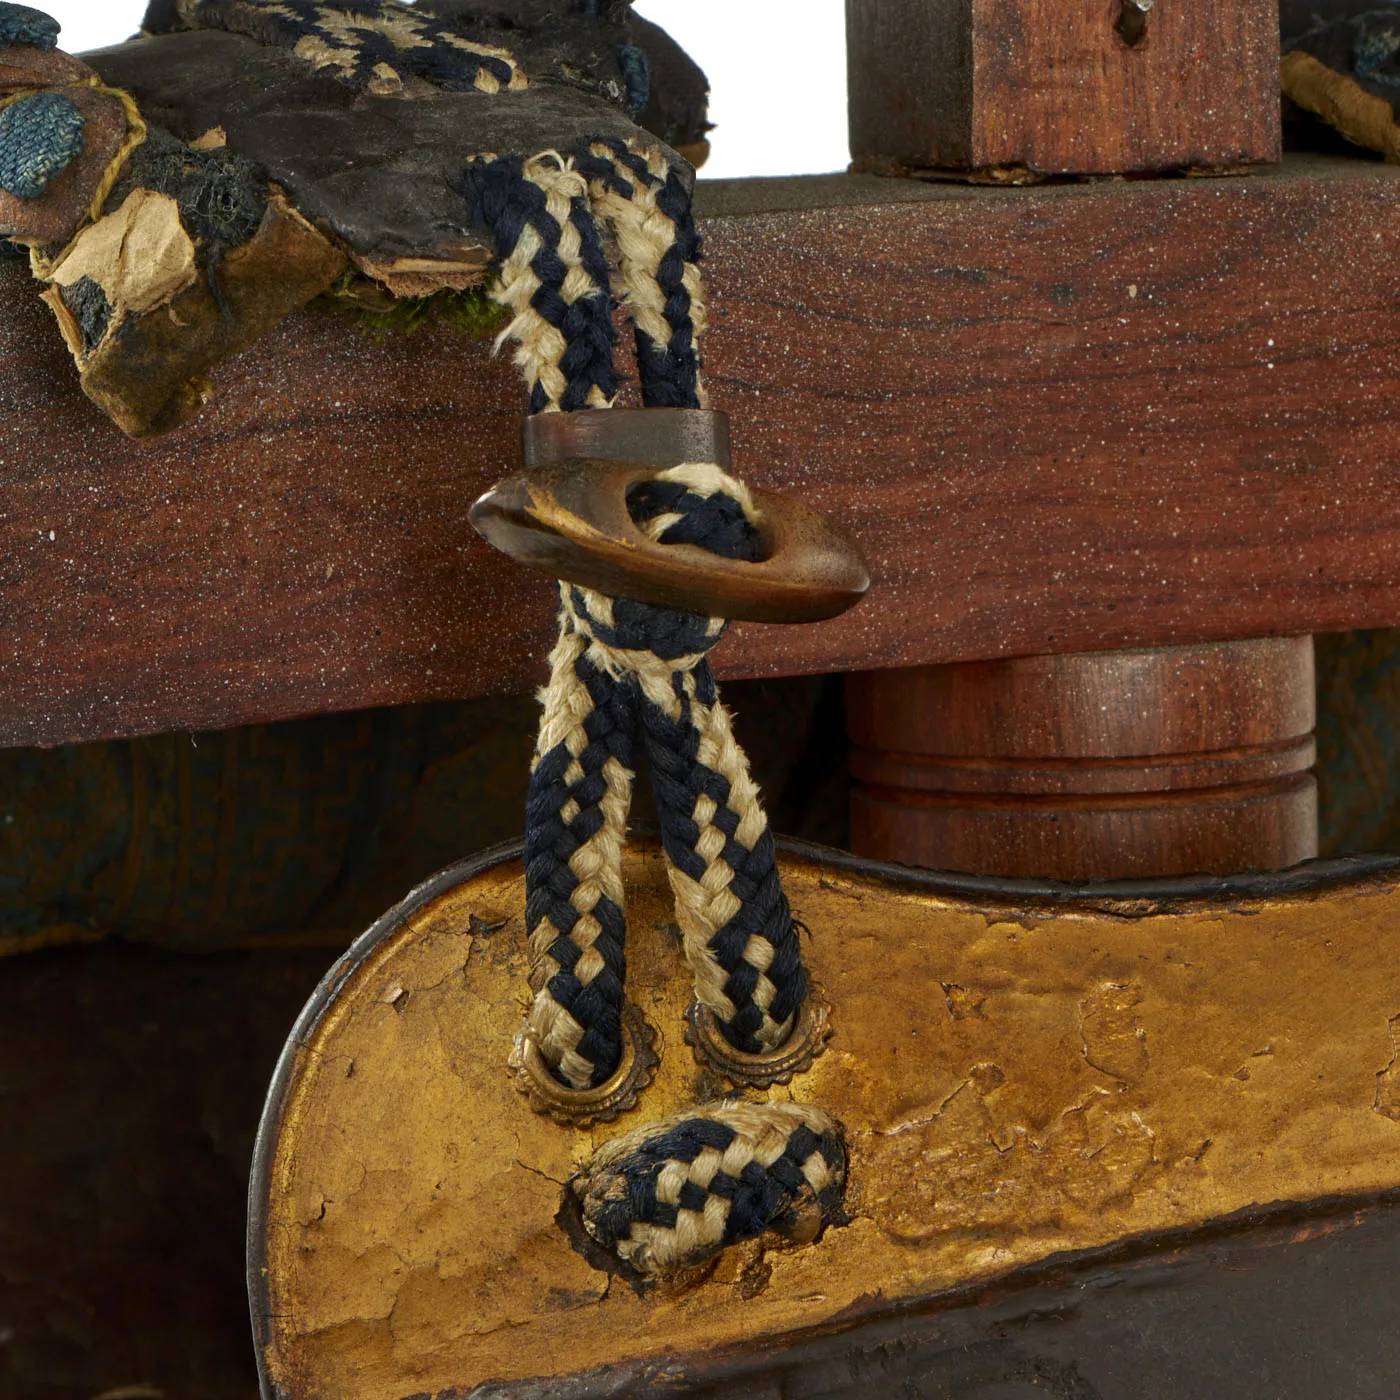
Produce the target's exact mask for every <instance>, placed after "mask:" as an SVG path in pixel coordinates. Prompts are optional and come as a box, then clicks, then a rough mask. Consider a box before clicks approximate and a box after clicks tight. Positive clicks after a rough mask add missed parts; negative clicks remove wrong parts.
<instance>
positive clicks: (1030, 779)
mask: <svg viewBox="0 0 1400 1400" xmlns="http://www.w3.org/2000/svg"><path fill="white" fill-rule="evenodd" d="M847 695H848V706H849V714H850V728H851V737H852V739H853V741H854V743H855V745H856V748H855V751H854V753H853V755H852V769H853V772H854V775H855V778H856V786H855V789H854V792H853V794H852V799H851V844H852V848H853V849H854V850H855V851H856V852H858V853H859V854H861V855H867V856H876V857H880V858H882V859H885V860H895V861H900V862H903V863H905V864H908V865H924V866H932V867H936V868H940V869H953V870H966V871H972V872H974V873H977V874H982V875H1041V876H1053V877H1057V878H1061V879H1089V878H1096V877H1097V878H1105V879H1111V878H1120V877H1130V876H1155V875H1179V874H1187V873H1191V872H1196V871H1203V872H1210V873H1218V874H1224V873H1228V872H1231V871H1237V870H1259V869H1275V868H1279V867H1283V866H1287V865H1292V864H1295V863H1296V862H1297V861H1300V860H1305V859H1307V858H1308V857H1310V856H1314V855H1316V854H1317V795H1316V783H1315V780H1314V779H1313V776H1312V774H1311V772H1310V771H1309V770H1310V769H1311V766H1312V764H1313V761H1314V757H1315V750H1314V743H1313V737H1312V729H1313V723H1314V713H1315V705H1314V686H1313V649H1312V638H1311V637H1292V638H1277V639H1268V640H1261V641H1245V642H1217V643H1214V644H1211V645H1205V646H1187V647H1159V648H1154V649H1149V650H1142V651H1110V652H1081V653H1078V654H1070V655H1063V656H1031V657H1024V658H1020V659H1016V660H1011V661H989V662H969V663H964V664H956V665H948V666H925V667H916V668H912V669H907V670H897V671H870V672H865V673H863V674H858V675H853V676H851V677H850V679H849V682H848V691H847Z"/></svg>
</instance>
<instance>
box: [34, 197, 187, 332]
mask: <svg viewBox="0 0 1400 1400" xmlns="http://www.w3.org/2000/svg"><path fill="white" fill-rule="evenodd" d="M197 276H198V268H197V266H196V263H195V250H194V243H193V241H192V240H191V238H190V236H189V234H187V233H186V232H185V228H184V225H183V224H182V223H181V222H180V208H179V205H177V204H176V203H175V201H174V200H173V199H172V198H171V197H170V196H169V195H167V194H157V193H156V191H154V190H133V191H132V192H131V193H130V194H129V195H128V196H127V197H126V199H125V200H123V201H122V204H121V207H120V208H119V209H117V210H115V211H114V212H113V213H111V214H107V215H105V216H104V217H103V218H101V219H99V220H98V221H97V222H96V223H95V224H93V225H92V227H91V228H88V229H85V230H84V231H83V232H82V233H81V234H79V236H78V237H77V239H75V240H74V243H73V246H72V248H71V249H70V250H69V253H68V256H67V257H65V258H64V259H63V261H62V262H61V263H60V264H59V265H58V267H57V268H55V269H54V274H53V280H54V281H55V282H57V283H58V284H59V286H61V287H71V286H73V285H74V283H76V282H80V281H81V280H82V279H83V278H84V277H90V278H91V279H92V280H93V281H94V282H96V283H97V285H98V286H99V287H101V288H102V290H103V291H104V292H105V293H106V294H107V300H108V301H110V302H111V303H112V305H113V307H114V308H115V309H116V313H117V316H120V315H121V313H122V312H126V311H134V312H138V313H139V312H143V311H151V310H154V309H155V308H156V307H157V306H163V305H164V304H165V303H166V302H168V301H170V300H171V299H172V298H173V297H175V296H178V295H179V293H181V292H182V291H184V290H185V288H186V287H188V286H190V285H191V284H192V283H193V282H194V280H195V278H196V277H197Z"/></svg>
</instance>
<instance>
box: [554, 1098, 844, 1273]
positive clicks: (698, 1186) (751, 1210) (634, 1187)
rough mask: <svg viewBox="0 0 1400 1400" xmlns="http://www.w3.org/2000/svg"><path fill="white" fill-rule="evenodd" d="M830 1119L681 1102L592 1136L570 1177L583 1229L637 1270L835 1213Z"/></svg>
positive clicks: (798, 1109)
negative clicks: (588, 1154)
mask: <svg viewBox="0 0 1400 1400" xmlns="http://www.w3.org/2000/svg"><path fill="white" fill-rule="evenodd" d="M845 1174H846V1152H845V1147H844V1145H843V1143H842V1140H841V1131H840V1128H839V1127H838V1125H837V1124H836V1122H835V1120H834V1119H832V1117H831V1116H830V1115H829V1114H827V1113H824V1112H823V1111H822V1110H821V1109H819V1108H814V1107H812V1106H811V1105H808V1104H799V1103H773V1104H749V1103H721V1104H712V1105H710V1106H708V1107H705V1108H698V1109H689V1110H687V1111H685V1112H683V1113H677V1114H674V1115H673V1116H671V1117H669V1118H663V1119H661V1120H660V1121H658V1122H655V1123H649V1124H647V1126H646V1127H644V1128H639V1129H637V1130H636V1131H634V1132H630V1133H623V1134H621V1135H620V1136H618V1137H615V1138H613V1139H612V1140H611V1141H609V1142H606V1143H604V1145H603V1146H602V1147H601V1148H599V1149H598V1151H597V1152H596V1153H595V1154H594V1156H593V1159H592V1161H590V1162H589V1163H588V1164H587V1165H586V1166H585V1167H584V1168H583V1169H582V1170H581V1171H580V1172H579V1173H578V1174H577V1175H576V1176H575V1177H574V1178H573V1180H572V1181H571V1182H570V1189H571V1190H572V1192H573V1194H574V1196H575V1198H576V1199H577V1200H578V1202H579V1205H580V1208H581V1211H582V1215H583V1220H584V1225H585V1227H586V1229H587V1230H588V1233H589V1234H590V1235H591V1236H592V1237H593V1238H594V1239H595V1240H596V1241H597V1242H598V1243H599V1244H600V1245H602V1246H604V1248H607V1249H610V1250H612V1251H613V1252H614V1253H615V1254H617V1255H618V1257H619V1258H621V1259H622V1260H623V1261H624V1262H625V1263H627V1264H630V1265H631V1266H632V1267H633V1268H634V1269H636V1270H637V1271H638V1272H639V1273H642V1274H645V1275H654V1274H659V1273H664V1272H667V1271H669V1270H674V1269H677V1268H684V1267H686V1266H687V1265H690V1264H695V1263H699V1262H701V1261H703V1260H704V1259H705V1258H707V1257H708V1256H709V1255H711V1254H713V1253H714V1252H715V1251H716V1250H717V1249H722V1248H723V1247H724V1246H725V1245H728V1244H733V1243H735V1242H736V1241H738V1240H744V1239H752V1238H754V1237H755V1236H758V1235H761V1234H763V1233H764V1232H765V1231H767V1230H772V1229H777V1230H782V1231H784V1232H786V1233H788V1234H792V1235H799V1236H800V1235H804V1234H807V1233H808V1232H810V1233H812V1234H815V1233H816V1232H817V1231H819V1230H820V1229H821V1227H822V1226H823V1225H824V1224H826V1223H828V1222H829V1221H831V1220H833V1219H839V1218H840V1215H841V1191H842V1188H843V1186H844V1184H845Z"/></svg>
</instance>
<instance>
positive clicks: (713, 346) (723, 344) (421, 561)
mask: <svg viewBox="0 0 1400 1400" xmlns="http://www.w3.org/2000/svg"><path fill="white" fill-rule="evenodd" d="M1397 205H1400V171H1397V170H1394V169H1392V168H1389V167H1384V166H1379V165H1371V164H1363V163H1361V162H1349V161H1341V160H1327V159H1317V158H1313V159H1309V158H1298V159H1290V161H1289V162H1287V163H1286V164H1285V165H1284V166H1283V167H1282V168H1281V169H1280V170H1279V171H1278V172H1276V173H1271V174H1267V175H1260V176H1257V177H1254V178H1252V179H1250V180H1248V181H1219V180H1211V181H1196V180H1192V181H1152V182H1135V183H1130V184H1125V183H1101V184H1093V185H1082V186H1063V187H1045V188H1040V189H1032V190H985V189H968V188H964V187H959V186H928V185H924V184H922V183H919V182H914V181H897V180H879V179H876V178H874V177H833V178H816V179H812V180H789V181H745V182H735V183H731V184H723V183H721V184H719V185H718V187H712V188H710V189H708V190H704V188H703V187H702V202H701V211H702V213H708V214H709V217H707V218H706V219H705V221H704V229H705V233H706V237H707V239H708V244H709V252H710V256H709V259H708V262H707V267H708V271H709V276H710V279H711V282H712V284H713V286H714V289H715V293H716V295H715V316H714V326H713V329H712V330H711V332H710V334H709V337H708V342H707V345H708V361H709V372H710V383H711V386H712V389H713V391H714V399H715V404H716V406H717V407H720V408H724V409H726V410H728V411H729V413H730V414H731V418H732V427H733V435H734V449H735V462H736V465H737V468H738V470H739V471H740V472H741V473H742V474H744V475H746V476H747V477H749V478H750V479H751V480H753V481H754V482H755V483H756V484H759V485H763V486H766V487H769V488H772V489H777V490H786V491H792V492H796V493H798V494H800V495H801V496H802V497H803V498H804V499H805V500H807V501H808V502H809V503H810V504H812V505H815V506H816V507H818V508H819V509H821V510H824V511H827V512H829V513H830V514H831V515H832V516H833V517H834V518H836V519H837V520H838V521H839V522H841V523H842V524H843V525H844V526H845V527H846V528H848V529H849V530H850V531H851V532H852V533H853V534H854V535H855V537H856V539H857V540H858V541H859V542H860V543H861V545H862V547H863V549H864V550H865V553H866V556H867V558H868V559H869V561H870V564H871V572H872V576H873V579H874V583H873V585H872V588H871V592H870V596H869V597H868V598H867V600H866V601H865V602H864V603H863V604H862V605H861V606H860V607H858V608H856V609H855V610H854V611H853V612H851V613H849V614H847V615H846V616H845V617H842V618H839V619H836V620H834V621H831V622H825V623H820V624H815V625H812V626H808V627H799V628H787V629H784V628H777V627H771V626H763V625H758V624H755V625H747V624H746V625H741V626H736V627H735V628H734V629H733V632H732V634H731V636H730V637H729V638H728V639H726V641H725V642H724V643H722V644H721V646H720V647H719V649H718V650H717V652H716V661H717V664H718V665H719V667H720V668H721V672H722V673H723V674H729V675H749V676H756V675H774V674H783V673H788V674H795V673H801V672H812V671H832V670H847V671H849V670H864V669H868V668H870V667H880V666H900V665H916V664H927V663H933V662H946V661H958V660H976V659H987V658H995V657H1001V656H1016V655H1025V654H1030V653H1041V652H1060V651H1084V650H1092V649H1102V648H1115V647H1129V646H1154V645H1162V644H1169V643H1178V642H1195V641H1206V640H1219V639H1225V638H1232V637H1248V636H1255V635H1275V634H1283V635H1287V634H1292V633H1302V632H1311V631H1326V630H1341V629H1345V628H1350V627H1364V626H1379V625H1385V624H1392V623H1395V622H1397V621H1400V491H1397V489H1396V487H1397V484H1398V483H1400V423H1398V422H1397V420H1396V418H1395V415H1394V404H1395V402H1396V398H1397V395H1400V356H1398V355H1397V350H1398V349H1400V344H1398V342H1397V333H1396V323H1395V314H1394V307H1395V305H1396V304H1397V302H1400V258H1397V257H1396V255H1395V238H1396V233H1395V230H1396V228H1397V226H1400V225H1397V220H1396V210H1397ZM0 364H3V365H4V372H3V375H0V740H3V742H6V743H11V744H16V743H57V742H63V741H67V740H72V739H78V738H99V737H108V736H115V735H125V734H138V733H150V732H158V731H162V730H171V729H185V728H190V729H195V728H212V727H219V726H222V725H232V724H238V723H245V722H250V721H254V720H260V719H273V718H285V717H290V716H293V715H298V714H307V713H313V712H321V711H326V710H338V709H351V708H357V707H362V706H366V705H378V704H389V703H395V702H400V701H408V700H423V699H440V698H447V697H452V696H465V695H473V694H486V693H512V692H515V693H519V692H524V691H526V690H528V689H530V688H531V687H532V686H534V685H536V684H537V683H539V681H540V680H541V679H542V676H543V673H544V672H543V657H544V654H545V652H546V651H547V649H548V646H549V643H550V632H551V627H552V613H553V599H552V590H551V588H550V585H549V583H548V582H547V581H546V580H544V579H542V578H536V577H533V576H531V575H529V574H527V573H526V572H525V571H522V570H520V569H518V568H517V567H516V566H514V565H512V564H511V563H510V562H509V561H508V560H506V559H504V558H502V557H500V556H497V555H495V554H493V552H492V551H490V550H489V549H488V548H487V547H486V546H485V544H484V543H482V542H481V541H479V540H478V539H476V537H475V536H474V535H473V534H472V532H471V530H470V527H469V526H468V525H467V521H466V515H467V510H468V508H469V507H470V504H471V502H472V501H473V500H474V499H475V497H476V496H477V495H478V494H479V493H480V492H481V491H483V490H484V489H485V488H486V487H487V486H489V485H490V484H491V483H492V482H493V481H495V480H497V479H499V478H500V477H501V476H504V475H505V474H506V473H507V471H509V470H511V469H513V468H515V467H516V466H517V465H518V464H519V461H520V456H519V452H520V449H519V445H518V437H517V434H518V432H519V414H520V412H521V409H522V407H523V399H524V396H523V394H522V393H521V391H520V389H519V387H518V385H517V383H516V379H515V371H514V370H513V369H512V368H511V366H510V364H509V363H508V361H507V360H506V359H505V358H499V359H492V358H491V356H490V354H489V350H488V347H486V346H484V345H482V344H479V343H476V342H472V341H470V340H464V339H460V338H453V337H451V336H450V335H448V334H447V333H446V332H439V331H429V332H423V333H421V334H420V335H419V336H415V337H412V338H409V339H399V340H394V341H388V342H383V343H376V342H374V341H371V340H368V339H365V338H363V337H362V336H360V335H359V334H358V333H357V332H356V331H355V330H354V329H352V328H351V327H349V326H348V325H346V324H344V323H343V322H342V321H340V320H339V319H337V318H334V317H328V316H323V315H313V314H310V313H308V314H305V315H302V316H299V317H296V318H293V319H292V320H290V321H289V322H287V323H285V324H284V325H283V326H282V327H281V328H279V329H278V330H277V331H275V332H273V333H272V334H271V335H270V336H269V337H267V338H266V339H265V340H263V341H261V342H259V343H258V344H256V345H254V346H253V347H251V348H250V349H249V350H247V351H245V352H244V353H243V354H242V355H240V356H239V357H238V358H237V359H235V360H233V361H231V362H229V363H228V364H227V365H226V366H225V367H224V368H223V369H222V370H221V371H220V373H219V376H218V384H217V388H218V397H217V399H216V401H215V402H214V403H213V404H212V405H211V406H210V408H209V409H207V410H206V411H205V412H204V414H202V415H201V416H200V417H199V418H198V419H197V420H195V421H194V422H193V423H191V424H189V425H188V426H186V427H185V428H183V429H181V430H180V431H179V432H177V433H175V434H173V435H171V436H169V437H165V438H160V439H155V440H153V441H149V442H143V443H136V444H133V443H132V442H130V441H129V440H127V439H126V438H124V437H123V436H122V435H121V434H120V433H119V432H118V431H117V430H116V429H115V428H113V427H112V426H111V425H110V424H109V423H107V422H106V421H105V420H104V419H102V418H101V417H100V416H99V415H98V413H97V412H96V410H95V409H93V408H92V407H91V406H90V405H89V404H88V403H87V402H86V401H85V400H84V399H83V398H82V396H81V394H80V393H79V391H78V388H77V384H76V382H75V377H74V373H73V369H72V366H71V362H70V361H69V359H68V356H67V352H66V351H65V350H64V348H63V346H62V344H61V342H60V341H59V338H58V335H57V333H56V331H55V329H54V327H53V325H52V324H51V322H50V320H49V313H48V311H47V310H46V309H45V308H44V307H42V306H41V305H39V304H38V302H37V300H36V298H35V296H34V293H33V290H32V287H31V285H30V282H29V279H28V275H27V273H26V272H25V271H24V269H23V268H22V267H21V266H19V265H14V264H0Z"/></svg>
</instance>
